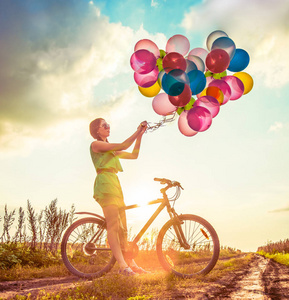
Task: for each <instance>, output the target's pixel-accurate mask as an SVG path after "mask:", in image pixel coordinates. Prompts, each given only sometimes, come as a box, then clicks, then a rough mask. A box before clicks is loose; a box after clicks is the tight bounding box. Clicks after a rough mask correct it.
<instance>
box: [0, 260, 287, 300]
mask: <svg viewBox="0 0 289 300" xmlns="http://www.w3.org/2000/svg"><path fill="white" fill-rule="evenodd" d="M80 283H81V284H83V283H88V284H89V283H90V281H85V280H81V279H79V278H77V277H74V276H68V277H62V278H58V277H57V278H43V279H33V280H23V281H8V282H1V283H0V299H9V298H12V297H14V296H15V295H28V294H29V293H30V294H31V299H33V298H35V297H36V296H37V294H38V293H39V292H40V291H41V290H45V291H46V292H58V291H60V290H63V289H66V288H73V287H76V286H77V285H78V284H80ZM162 299H201V300H203V299H246V300H247V299H289V268H288V267H286V266H284V265H281V264H278V263H276V262H275V261H273V260H269V259H266V258H264V257H262V256H259V255H255V256H254V259H253V260H252V262H251V263H250V264H249V265H248V266H247V267H246V268H244V269H242V270H238V271H237V272H234V273H231V274H230V275H228V276H225V277H223V278H222V279H221V280H218V281H215V282H211V283H210V284H208V285H206V286H204V287H202V288H200V287H194V286H192V285H190V286H188V287H185V288H180V289H178V290H168V291H167V292H166V293H165V294H163V295H162Z"/></svg>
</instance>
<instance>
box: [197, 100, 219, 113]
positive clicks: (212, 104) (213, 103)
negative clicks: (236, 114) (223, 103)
mask: <svg viewBox="0 0 289 300" xmlns="http://www.w3.org/2000/svg"><path fill="white" fill-rule="evenodd" d="M195 106H201V107H205V108H206V109H207V110H208V111H209V112H210V113H211V115H212V118H214V117H215V116H216V115H217V114H218V113H219V111H220V103H219V102H218V100H217V99H216V98H214V97H212V96H203V97H201V98H199V99H197V100H196V101H195V103H194V107H195Z"/></svg>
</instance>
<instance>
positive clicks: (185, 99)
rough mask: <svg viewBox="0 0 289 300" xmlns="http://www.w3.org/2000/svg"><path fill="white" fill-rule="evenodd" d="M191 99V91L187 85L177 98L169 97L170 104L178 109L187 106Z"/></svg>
mask: <svg viewBox="0 0 289 300" xmlns="http://www.w3.org/2000/svg"><path fill="white" fill-rule="evenodd" d="M191 98H192V91H191V89H190V86H189V85H188V84H185V87H184V90H183V91H182V93H180V94H179V95H177V96H169V100H170V102H171V103H172V104H173V105H175V106H178V107H182V106H185V105H187V104H188V103H189V102H190V100H191Z"/></svg>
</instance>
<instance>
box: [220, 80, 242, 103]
mask: <svg viewBox="0 0 289 300" xmlns="http://www.w3.org/2000/svg"><path fill="white" fill-rule="evenodd" d="M222 80H225V81H226V82H227V83H228V85H229V86H230V88H231V97H230V100H237V99H239V98H240V97H241V96H242V95H243V93H244V89H245V88H244V84H243V82H242V80H241V79H239V78H238V77H235V76H225V77H223V78H222Z"/></svg>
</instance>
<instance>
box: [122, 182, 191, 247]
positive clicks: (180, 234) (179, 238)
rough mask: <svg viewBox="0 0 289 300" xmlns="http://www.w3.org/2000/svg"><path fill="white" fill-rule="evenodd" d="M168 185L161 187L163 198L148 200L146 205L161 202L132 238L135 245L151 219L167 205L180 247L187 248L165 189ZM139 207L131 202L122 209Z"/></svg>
mask: <svg viewBox="0 0 289 300" xmlns="http://www.w3.org/2000/svg"><path fill="white" fill-rule="evenodd" d="M169 188H170V187H169V186H167V187H165V188H163V189H161V193H162V195H163V198H160V199H156V200H152V201H150V202H148V204H147V205H152V204H157V203H161V204H160V205H159V207H158V208H157V209H156V211H155V212H154V213H153V215H152V216H151V217H150V218H149V220H148V221H147V222H146V223H145V225H144V226H143V227H142V229H141V230H140V231H139V233H138V234H137V235H136V237H135V238H134V239H133V241H132V244H133V245H136V244H137V243H138V242H139V240H140V239H141V237H142V236H143V235H144V233H145V232H146V231H147V229H148V228H149V227H150V225H151V224H152V223H153V221H154V220H155V219H156V218H157V217H158V215H159V214H160V212H161V211H162V210H163V209H164V208H165V207H167V211H168V214H169V217H170V219H171V220H173V221H174V222H175V225H174V229H175V232H176V235H177V237H178V240H179V242H180V244H181V245H182V247H184V248H185V249H189V248H190V245H189V244H188V243H187V241H186V239H185V237H184V234H183V231H182V229H181V226H180V225H181V221H180V220H179V218H178V214H177V213H176V211H175V209H174V208H173V207H172V206H171V204H170V202H169V199H168V196H167V194H166V191H167V190H168V189H169ZM137 207H140V206H139V205H137V204H133V205H128V206H125V207H124V208H123V209H124V210H128V209H133V208H137Z"/></svg>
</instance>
